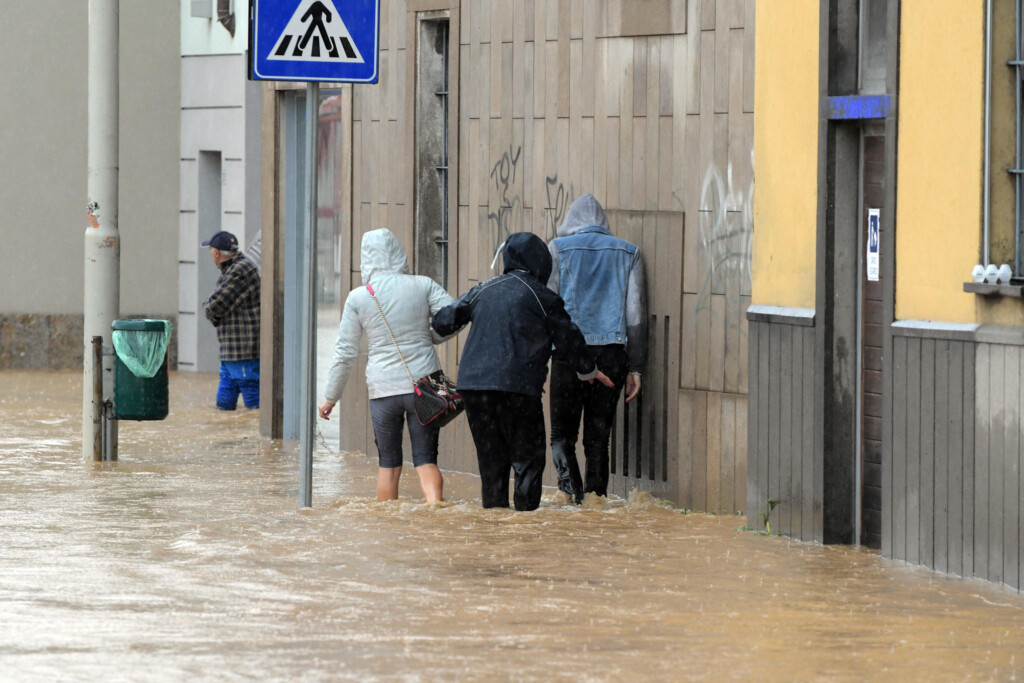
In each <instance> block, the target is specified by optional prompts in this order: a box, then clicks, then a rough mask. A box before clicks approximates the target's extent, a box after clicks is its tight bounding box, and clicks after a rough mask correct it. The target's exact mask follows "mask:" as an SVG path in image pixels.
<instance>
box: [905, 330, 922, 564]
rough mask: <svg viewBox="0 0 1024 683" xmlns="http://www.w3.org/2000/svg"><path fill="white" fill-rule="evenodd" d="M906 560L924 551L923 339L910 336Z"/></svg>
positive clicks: (915, 561) (908, 342) (916, 558)
mask: <svg viewBox="0 0 1024 683" xmlns="http://www.w3.org/2000/svg"><path fill="white" fill-rule="evenodd" d="M907 391H908V394H907V482H906V490H907V494H906V495H907V562H910V563H912V564H917V563H918V561H919V557H920V551H921V544H920V540H921V507H920V506H921V340H920V339H916V338H911V339H908V340H907Z"/></svg>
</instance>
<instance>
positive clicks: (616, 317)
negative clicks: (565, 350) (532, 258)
mask: <svg viewBox="0 0 1024 683" xmlns="http://www.w3.org/2000/svg"><path fill="white" fill-rule="evenodd" d="M554 244H555V246H556V247H557V248H558V278H559V294H561V295H562V299H563V300H564V301H565V309H566V311H568V313H569V316H570V317H572V320H573V322H574V323H576V325H577V327H579V328H580V331H581V332H583V336H584V337H585V338H586V340H587V344H588V345H590V346H602V345H605V344H625V343H626V287H627V286H628V283H629V271H630V269H631V268H632V267H633V262H634V261H635V260H636V255H637V246H636V245H634V244H631V243H629V242H627V241H625V240H620V239H619V238H617V237H614V236H612V235H611V233H609V232H608V231H607V230H605V229H604V228H602V227H600V226H596V225H594V226H590V227H588V228H581V229H579V230H577V231H576V232H574V233H573V234H572V235H569V236H567V237H558V238H556V239H555V241H554Z"/></svg>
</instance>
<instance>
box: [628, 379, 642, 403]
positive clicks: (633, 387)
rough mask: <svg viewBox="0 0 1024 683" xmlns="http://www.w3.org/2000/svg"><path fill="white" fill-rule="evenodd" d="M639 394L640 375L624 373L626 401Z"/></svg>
mask: <svg viewBox="0 0 1024 683" xmlns="http://www.w3.org/2000/svg"><path fill="white" fill-rule="evenodd" d="M639 395H640V375H637V374H634V373H630V374H628V375H626V403H629V402H630V401H632V400H633V399H634V398H636V397H637V396H639Z"/></svg>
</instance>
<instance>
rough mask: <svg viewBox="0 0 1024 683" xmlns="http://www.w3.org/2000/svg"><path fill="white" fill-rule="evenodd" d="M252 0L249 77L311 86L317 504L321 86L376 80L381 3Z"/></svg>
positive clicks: (308, 302)
mask: <svg viewBox="0 0 1024 683" xmlns="http://www.w3.org/2000/svg"><path fill="white" fill-rule="evenodd" d="M341 5H342V7H343V9H344V12H339V11H338V7H337V5H336V4H335V3H334V2H333V0H250V5H249V77H250V78H251V79H253V80H270V81H306V139H305V147H306V174H305V184H306V187H305V210H304V217H305V220H304V221H303V225H302V227H301V228H300V229H301V230H302V231H303V240H302V243H303V244H304V245H305V250H304V253H303V267H304V271H305V272H303V273H302V278H301V284H302V287H301V291H302V302H301V304H302V305H301V311H300V319H301V320H302V326H301V329H302V330H303V332H304V333H305V335H306V343H305V344H303V345H302V347H301V348H302V358H301V365H300V367H301V373H302V376H301V377H300V381H299V382H298V386H299V387H301V389H300V391H301V397H300V400H299V411H300V415H301V419H300V422H299V428H300V430H301V431H300V434H299V451H300V455H299V504H300V505H301V506H302V507H311V506H312V505H313V431H314V428H315V425H316V422H315V421H316V415H315V412H314V411H315V406H316V399H315V396H316V284H315V283H316V216H317V195H316V185H317V158H316V150H317V144H316V143H317V139H318V137H319V135H318V127H319V123H320V82H321V81H330V82H335V83H376V82H377V55H378V45H379V35H380V0H344V2H342V3H341Z"/></svg>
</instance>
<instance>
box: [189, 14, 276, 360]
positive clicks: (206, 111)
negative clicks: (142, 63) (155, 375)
mask: <svg viewBox="0 0 1024 683" xmlns="http://www.w3.org/2000/svg"><path fill="white" fill-rule="evenodd" d="M212 1H213V6H214V7H216V1H215V0H212ZM234 5H235V7H234V9H235V12H236V16H235V35H234V37H233V38H232V37H231V35H230V34H229V33H228V31H227V29H226V28H225V27H224V26H223V25H222V24H221V23H220V22H218V21H216V20H211V19H203V18H196V17H192V16H191V6H192V3H191V0H181V52H182V56H181V149H180V159H181V165H180V178H181V201H180V207H179V208H180V214H179V222H178V245H177V250H176V253H177V256H178V279H179V283H180V284H179V288H178V292H179V294H178V312H179V317H178V367H179V369H181V370H199V371H215V370H216V369H217V367H218V365H219V360H218V346H217V339H216V335H215V331H214V328H213V327H212V326H211V325H210V323H209V322H208V321H207V320H206V318H205V316H204V314H203V310H202V302H203V300H204V299H205V298H206V297H207V296H208V295H209V294H210V291H211V290H212V288H213V283H214V282H215V281H216V275H217V273H216V271H215V270H214V269H213V266H212V263H211V262H210V260H209V254H208V252H207V250H206V249H205V248H201V247H200V246H199V243H200V242H202V241H203V240H204V239H206V238H207V237H209V234H208V233H210V232H211V228H210V227H209V225H216V226H217V227H218V228H219V229H221V230H228V231H230V232H232V233H234V234H235V235H236V236H237V237H238V239H239V241H240V242H241V243H242V246H243V248H244V247H247V246H248V245H249V244H250V243H251V242H252V240H253V239H255V237H256V235H257V234H258V230H259V215H258V213H257V212H255V211H254V210H253V206H255V207H256V208H257V209H258V207H259V203H258V202H255V203H253V202H251V201H250V202H248V203H247V201H246V198H247V196H248V197H249V198H250V199H251V198H252V197H254V196H255V197H258V194H259V172H258V171H259V164H260V151H259V150H260V147H259V137H260V125H259V124H260V116H259V109H258V104H259V97H258V96H257V97H253V93H254V92H255V93H257V95H258V92H259V88H260V86H259V85H258V84H255V83H250V82H249V81H248V80H247V65H246V61H245V60H246V55H245V49H246V37H245V36H246V28H247V22H248V18H247V14H246V13H247V11H248V2H245V1H243V0H234ZM247 141H248V144H247ZM254 141H255V144H253V142H254ZM203 152H212V153H216V154H218V155H219V159H220V171H221V173H220V177H219V179H218V178H212V177H210V176H209V175H208V174H204V173H201V172H200V165H201V164H200V157H201V154H202V153H203ZM250 157H253V161H252V163H254V164H255V171H256V173H255V174H254V173H253V170H254V169H253V168H251V167H250V165H247V162H246V160H247V158H250ZM209 158H210V157H209V156H207V159H209ZM247 168H248V173H247ZM210 182H217V183H218V185H219V186H218V187H217V188H216V191H213V189H212V188H209V187H202V184H203V183H207V184H208V183H210ZM211 196H216V197H219V201H220V207H219V215H218V216H217V217H216V219H215V220H212V222H211V219H210V218H209V217H208V216H207V219H206V220H207V225H206V226H200V214H201V213H203V214H204V215H206V214H205V212H208V211H210V210H211V209H210V205H209V202H210V201H211V199H210V197H211ZM200 197H206V200H205V201H206V204H204V205H203V206H202V207H201V206H200V204H201V202H200ZM201 208H202V211H201V210H200V209H201ZM214 210H216V209H214ZM254 214H255V215H254Z"/></svg>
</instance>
